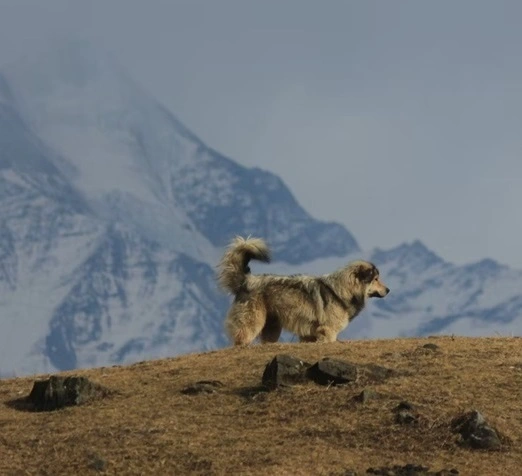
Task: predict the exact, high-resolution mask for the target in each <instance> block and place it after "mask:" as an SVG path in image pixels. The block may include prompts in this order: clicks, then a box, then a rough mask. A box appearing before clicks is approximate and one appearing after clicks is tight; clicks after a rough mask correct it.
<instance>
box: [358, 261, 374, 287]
mask: <svg viewBox="0 0 522 476" xmlns="http://www.w3.org/2000/svg"><path fill="white" fill-rule="evenodd" d="M378 274H379V272H378V271H377V268H376V267H375V266H364V265H361V266H358V267H357V269H356V270H355V278H356V279H357V280H358V281H360V282H361V283H371V282H372V280H373V278H375V276H377V275H378Z"/></svg>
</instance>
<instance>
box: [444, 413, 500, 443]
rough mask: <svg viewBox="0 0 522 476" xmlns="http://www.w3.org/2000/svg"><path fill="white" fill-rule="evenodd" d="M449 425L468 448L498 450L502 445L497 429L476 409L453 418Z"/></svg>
mask: <svg viewBox="0 0 522 476" xmlns="http://www.w3.org/2000/svg"><path fill="white" fill-rule="evenodd" d="M451 427H452V428H453V430H454V431H455V432H457V433H459V434H460V436H461V437H462V442H463V444H464V445H465V446H469V447H470V448H473V449H483V450H498V449H500V447H501V446H502V442H501V441H500V438H499V436H498V433H497V431H496V430H495V429H494V428H492V427H491V426H490V425H489V424H488V423H487V422H486V420H485V418H484V417H483V416H482V414H481V413H480V412H478V411H477V410H472V411H470V412H468V413H465V414H463V415H460V416H458V417H456V418H454V419H453V421H452V422H451Z"/></svg>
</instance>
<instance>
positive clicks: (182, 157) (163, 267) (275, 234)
mask: <svg viewBox="0 0 522 476" xmlns="http://www.w3.org/2000/svg"><path fill="white" fill-rule="evenodd" d="M0 126H1V128H0V212H1V215H0V216H1V217H2V218H1V221H0V234H1V236H2V238H3V239H2V243H1V245H0V285H1V286H2V289H3V293H2V295H1V297H0V309H1V310H2V314H3V316H5V317H4V318H3V319H2V320H1V321H0V357H1V359H0V362H1V364H0V375H1V374H4V375H12V374H15V375H19V374H23V373H30V372H36V371H47V370H52V369H55V368H57V369H70V368H74V367H76V366H82V367H85V366H91V365H107V364H112V363H119V362H128V361H133V360H139V359H143V358H145V357H149V358H150V357H153V356H154V357H161V356H165V355H173V354H177V353H183V352H188V351H190V350H194V349H210V348H216V347H220V346H223V345H225V344H226V342H227V341H226V339H225V336H224V334H223V326H222V321H223V315H224V313H225V312H226V307H227V304H228V298H227V297H226V296H225V295H223V294H222V293H220V292H219V291H218V289H217V288H216V286H215V282H214V266H215V264H216V261H217V259H218V256H219V254H220V253H221V251H222V246H223V245H224V244H225V242H226V241H228V240H229V239H230V237H231V235H232V234H234V233H253V234H258V235H263V236H268V238H269V239H272V244H273V245H274V247H275V250H276V252H277V256H278V258H279V259H281V260H284V261H286V262H292V263H296V262H300V261H301V262H304V261H307V260H309V259H311V258H317V257H320V256H329V255H337V256H341V255H344V254H346V253H348V252H350V251H354V250H357V249H358V246H357V243H356V242H355V240H354V239H353V237H352V236H351V235H350V233H349V232H348V231H346V230H345V229H344V228H342V227H341V226H340V225H337V224H332V223H330V224H329V223H323V222H320V221H318V220H315V219H313V218H312V217H310V216H309V215H308V214H307V213H306V212H305V211H304V210H303V209H302V208H301V207H300V206H299V204H298V203H297V202H296V200H295V199H294V197H293V196H292V194H291V193H290V192H289V191H288V189H287V188H286V186H285V185H284V184H283V183H282V181H281V180H280V179H279V178H277V177H275V176H274V175H272V174H269V173H268V172H264V171H261V170H258V169H246V168H244V167H241V166H239V165H237V164H235V163H233V162H232V161H231V160H229V159H227V158H225V157H223V156H221V155H220V154H218V153H217V152H215V151H213V150H212V149H210V148H208V147H206V146H205V145H204V144H203V143H202V142H201V141H200V140H199V139H198V138H197V137H196V136H195V135H194V134H192V133H191V132H190V131H188V130H187V129H186V128H185V127H184V126H183V125H182V124H181V123H180V122H179V121H178V120H177V119H176V118H175V117H174V116H173V115H172V114H171V113H170V112H169V111H167V110H165V109H164V108H163V107H162V106H161V105H159V104H158V103H157V102H156V101H155V100H154V99H152V98H151V97H150V96H149V95H148V94H146V93H145V92H143V91H142V90H141V89H140V88H139V87H138V86H137V85H136V84H134V82H133V81H132V80H131V79H130V78H128V77H127V75H126V74H125V72H124V71H123V70H122V69H121V68H120V67H119V66H118V65H117V63H116V62H115V61H114V60H113V59H112V58H111V57H109V56H107V55H104V54H99V53H98V52H96V51H93V50H92V49H91V48H90V47H89V46H88V45H85V44H75V43H72V44H69V45H65V46H63V45H62V46H60V47H57V48H54V49H53V50H52V51H51V52H50V53H46V54H39V55H35V57H34V58H33V59H31V57H29V58H25V59H24V60H23V61H21V62H19V63H16V64H13V65H8V66H7V67H6V68H4V71H3V74H2V75H0ZM230 197H232V198H231V199H229V198H230ZM268 209H271V210H272V211H271V212H269V213H268V212H267V210H268ZM226 217H229V218H228V219H227V218H226ZM227 220H228V225H227V224H226V223H227ZM232 230H234V233H233V232H232ZM304 236H307V238H306V239H299V237H304Z"/></svg>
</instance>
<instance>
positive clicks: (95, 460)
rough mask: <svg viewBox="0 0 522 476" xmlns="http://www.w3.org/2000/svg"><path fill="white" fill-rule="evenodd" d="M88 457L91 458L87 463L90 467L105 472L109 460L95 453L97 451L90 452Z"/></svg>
mask: <svg viewBox="0 0 522 476" xmlns="http://www.w3.org/2000/svg"><path fill="white" fill-rule="evenodd" d="M88 458H89V462H88V464H87V467H88V468H90V469H92V470H94V471H98V472H100V473H102V472H104V471H105V470H106V469H107V461H106V460H105V459H103V458H101V457H100V456H98V455H97V454H95V453H92V454H89V455H88Z"/></svg>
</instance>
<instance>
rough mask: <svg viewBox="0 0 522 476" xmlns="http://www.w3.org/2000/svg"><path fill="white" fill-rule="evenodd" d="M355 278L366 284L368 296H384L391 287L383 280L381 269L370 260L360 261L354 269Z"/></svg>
mask: <svg viewBox="0 0 522 476" xmlns="http://www.w3.org/2000/svg"><path fill="white" fill-rule="evenodd" d="M354 277H355V279H356V280H357V281H358V282H359V283H361V284H362V285H363V286H364V290H365V295H366V297H369V298H372V297H378V298H383V297H384V296H386V295H387V294H388V293H389V292H390V289H389V288H388V287H387V286H386V285H385V284H384V283H383V282H382V281H381V279H380V277H379V270H378V269H377V267H376V266H375V265H374V264H373V263H370V262H368V261H358V262H357V263H356V264H355V270H354Z"/></svg>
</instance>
